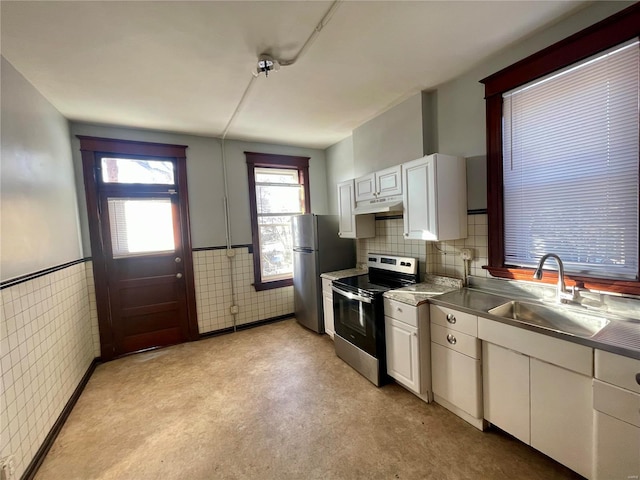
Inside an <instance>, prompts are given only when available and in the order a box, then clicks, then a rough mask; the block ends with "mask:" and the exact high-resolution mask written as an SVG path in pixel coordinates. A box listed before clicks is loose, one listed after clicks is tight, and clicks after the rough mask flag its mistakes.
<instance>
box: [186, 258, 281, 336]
mask: <svg viewBox="0 0 640 480" xmlns="http://www.w3.org/2000/svg"><path fill="white" fill-rule="evenodd" d="M233 251H234V253H235V256H234V257H233V258H232V259H229V258H227V251H226V250H225V249H217V250H202V251H196V252H193V264H194V265H193V268H194V273H195V284H196V306H197V313H198V329H199V331H200V333H207V332H212V331H216V330H221V329H223V328H229V327H232V326H233V315H231V312H230V310H229V309H230V307H231V305H232V304H233V298H232V290H231V268H230V262H234V275H233V277H234V278H233V286H234V289H235V294H236V304H237V305H238V307H239V313H238V315H237V318H236V322H237V325H242V324H246V323H251V322H255V321H258V320H265V319H268V318H273V317H277V316H280V315H287V314H289V313H293V287H285V288H277V289H273V290H264V291H261V292H256V291H255V289H254V288H253V286H252V284H253V281H254V278H253V254H251V253H249V250H248V249H247V248H246V247H243V248H235V249H233Z"/></svg>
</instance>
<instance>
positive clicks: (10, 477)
mask: <svg viewBox="0 0 640 480" xmlns="http://www.w3.org/2000/svg"><path fill="white" fill-rule="evenodd" d="M15 474H16V467H15V461H14V459H13V455H8V456H6V457H4V458H2V459H0V479H1V480H14V479H15Z"/></svg>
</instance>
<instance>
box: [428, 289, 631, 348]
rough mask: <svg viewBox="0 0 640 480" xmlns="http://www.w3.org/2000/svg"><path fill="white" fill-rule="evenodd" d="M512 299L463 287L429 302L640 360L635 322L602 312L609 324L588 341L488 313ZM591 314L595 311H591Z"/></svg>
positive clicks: (432, 298)
mask: <svg viewBox="0 0 640 480" xmlns="http://www.w3.org/2000/svg"><path fill="white" fill-rule="evenodd" d="M511 300H515V298H513V297H509V296H502V295H499V294H494V293H487V292H483V291H479V290H475V289H472V288H463V289H460V290H455V291H453V292H448V293H444V294H442V295H438V296H434V297H431V298H430V299H429V302H431V303H433V304H434V305H440V306H443V307H448V308H453V309H455V310H459V311H462V312H467V313H470V314H472V315H478V316H481V317H484V318H488V319H490V320H494V321H496V322H500V323H506V324H508V325H513V326H515V327H519V328H523V329H525V330H530V331H532V332H537V333H541V334H543V335H548V336H551V337H556V338H559V339H562V340H566V341H568V342H573V343H578V344H581V345H586V346H588V347H592V348H597V349H600V350H605V351H608V352H611V353H616V354H619V355H624V356H625V357H631V358H635V359H638V360H640V321H638V320H633V319H619V318H615V317H614V316H611V315H609V314H607V313H602V315H603V316H605V317H606V318H607V319H608V320H610V323H609V324H608V325H607V326H606V327H604V328H603V329H602V330H601V331H600V332H598V333H597V334H596V335H594V336H593V337H589V338H587V337H581V336H577V335H571V334H568V333H563V332H558V331H555V330H549V329H546V328H541V327H537V326H535V325H530V324H527V323H524V322H519V321H517V320H511V319H508V318H503V317H498V316H496V315H492V314H490V313H489V310H491V309H492V308H495V307H497V306H498V305H502V304H503V303H506V302H509V301H511ZM524 301H531V299H525V300H524ZM590 313H596V312H595V311H592V312H590ZM598 313H600V312H598Z"/></svg>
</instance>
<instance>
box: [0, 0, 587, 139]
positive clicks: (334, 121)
mask: <svg viewBox="0 0 640 480" xmlns="http://www.w3.org/2000/svg"><path fill="white" fill-rule="evenodd" d="M586 3H588V2H582V1H535V2H528V1H498V2H485V1H471V2H459V1H443V2H432V1H417V2H404V1H373V2H369V1H349V2H340V3H339V4H338V6H337V9H336V10H335V11H334V13H333V15H332V16H331V18H330V19H329V21H328V23H326V25H325V27H324V28H323V29H322V30H321V32H320V33H319V34H318V35H317V37H316V38H315V40H314V42H313V43H312V44H311V46H310V47H309V48H308V49H307V50H306V51H305V52H304V53H303V54H302V55H301V56H300V58H299V59H298V60H297V61H296V62H295V64H294V65H291V66H288V67H282V68H281V69H280V71H278V72H273V73H271V74H270V75H269V76H268V77H265V76H264V74H262V75H260V76H259V77H258V78H256V79H255V81H254V82H253V85H252V87H251V89H250V91H249V92H248V94H247V97H246V101H245V102H244V103H243V105H242V108H241V109H240V111H239V112H238V115H237V116H236V118H235V119H234V121H233V123H232V124H231V126H230V128H229V131H228V136H227V138H234V139H244V140H253V141H264V142H269V143H282V144H289V145H300V146H307V147H314V148H326V147H328V146H330V145H332V144H334V143H335V142H337V141H339V140H342V139H343V138H345V137H347V136H349V135H350V134H351V132H352V130H353V129H354V128H356V127H358V126H360V125H361V124H363V123H364V122H366V121H367V120H370V119H371V118H373V117H375V116H376V115H378V114H380V113H381V112H383V111H384V110H386V109H388V108H389V107H391V106H393V105H395V104H397V103H399V102H401V101H402V100H404V99H406V98H408V97H409V96H411V95H413V94H415V93H417V92H419V91H421V90H425V89H430V88H433V87H435V86H437V85H439V84H441V83H443V82H446V81H447V80H450V79H452V78H454V77H455V76H457V75H459V74H461V73H463V72H465V71H466V70H468V69H469V68H471V67H472V66H473V65H475V64H477V63H479V62H480V61H481V60H482V59H483V58H486V57H488V56H490V55H491V54H493V53H495V52H497V51H499V50H501V49H503V48H505V47H507V46H508V45H510V44H512V43H514V42H517V41H518V40H520V39H522V38H524V37H526V36H528V35H530V34H531V33H532V32H534V31H537V30H539V29H541V28H542V27H544V26H545V25H548V24H549V23H552V22H554V21H555V20H557V19H558V18H560V17H563V16H565V15H567V14H568V13H569V12H573V11H574V10H576V9H579V8H581V7H583V6H584V5H585V4H586ZM331 5H332V2H329V1H297V2H296V1H293V2H292V1H277V2H268V1H256V2H252V1H229V2H218V1H215V2H214V1H209V2H206V1H201V2H188V1H176V2H154V1H146V2H134V1H130V2H116V1H106V2H100V1H92V2H56V1H44V2H26V1H19V2H9V1H4V0H3V1H2V3H1V4H0V9H1V21H2V23H1V49H2V55H3V56H4V57H5V58H6V59H7V60H8V61H9V62H10V63H11V64H13V66H14V67H15V68H16V69H18V70H19V71H20V72H21V73H22V74H23V75H24V76H25V77H26V78H27V79H28V80H29V81H30V82H31V83H32V84H33V85H34V86H35V87H36V88H37V89H38V90H39V91H40V92H41V93H42V94H43V95H44V96H45V97H46V98H47V99H48V100H49V101H50V102H51V103H52V104H53V105H54V106H55V107H56V108H57V109H58V110H59V111H60V112H61V113H62V114H63V115H64V116H65V117H67V118H69V119H70V120H76V121H82V122H90V123H101V124H114V125H122V126H129V127H138V128H146V129H154V130H166V131H173V132H182V133H191V134H197V135H206V136H215V137H219V136H221V135H222V133H223V131H224V129H225V127H226V126H227V123H228V122H229V119H230V118H231V116H232V114H233V112H234V111H235V109H236V107H237V105H238V103H239V101H240V99H241V98H242V95H243V92H244V91H245V89H246V88H247V85H248V84H249V82H250V81H251V79H252V78H253V77H252V72H254V71H255V68H256V64H257V58H258V55H259V54H261V53H263V52H268V53H270V54H272V55H273V56H274V57H275V58H276V59H280V60H288V59H292V58H294V57H295V56H296V54H297V53H298V52H299V51H300V49H301V47H302V45H303V44H304V43H305V41H306V40H307V38H309V36H310V35H311V33H312V32H313V31H314V28H315V27H316V26H317V25H318V23H319V22H320V21H321V19H322V18H323V16H324V15H325V13H326V12H327V11H328V10H329V8H330V7H331Z"/></svg>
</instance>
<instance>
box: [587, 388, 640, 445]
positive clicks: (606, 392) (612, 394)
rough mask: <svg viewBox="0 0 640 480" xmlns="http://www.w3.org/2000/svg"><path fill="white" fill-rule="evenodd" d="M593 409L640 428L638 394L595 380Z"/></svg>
mask: <svg viewBox="0 0 640 480" xmlns="http://www.w3.org/2000/svg"><path fill="white" fill-rule="evenodd" d="M593 409H594V410H597V411H599V412H602V413H606V414H607V415H611V416H612V417H614V418H617V419H618V420H622V421H623V422H626V423H630V424H631V425H635V426H636V427H640V395H639V394H637V393H633V392H630V391H629V390H625V389H623V388H620V387H616V386H613V385H609V384H608V383H604V382H601V381H599V380H594V381H593ZM638 433H640V432H638Z"/></svg>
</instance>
